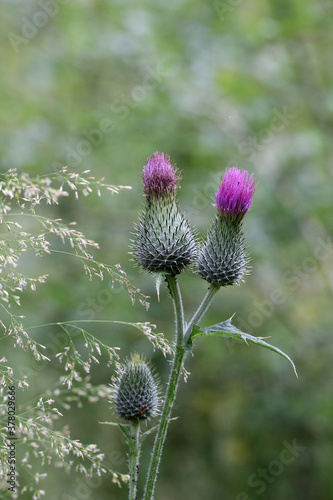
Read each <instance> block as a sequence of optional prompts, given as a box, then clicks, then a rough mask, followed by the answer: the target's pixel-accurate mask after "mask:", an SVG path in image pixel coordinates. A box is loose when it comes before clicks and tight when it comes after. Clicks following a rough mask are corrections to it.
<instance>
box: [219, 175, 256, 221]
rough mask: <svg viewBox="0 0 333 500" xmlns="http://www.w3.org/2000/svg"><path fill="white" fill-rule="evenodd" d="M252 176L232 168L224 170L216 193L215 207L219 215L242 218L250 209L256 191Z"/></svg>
mask: <svg viewBox="0 0 333 500" xmlns="http://www.w3.org/2000/svg"><path fill="white" fill-rule="evenodd" d="M256 187H257V185H256V183H255V180H254V176H253V174H251V175H249V173H248V172H247V171H246V170H242V171H240V170H238V169H237V168H235V167H233V168H230V169H226V171H225V174H224V178H223V180H222V179H221V182H220V187H219V190H218V192H217V193H216V206H217V209H218V211H219V212H220V213H221V214H225V215H229V216H231V217H235V218H241V219H242V218H243V217H244V215H245V214H246V212H247V211H248V210H249V209H250V208H251V205H252V196H253V194H254V192H255V190H256Z"/></svg>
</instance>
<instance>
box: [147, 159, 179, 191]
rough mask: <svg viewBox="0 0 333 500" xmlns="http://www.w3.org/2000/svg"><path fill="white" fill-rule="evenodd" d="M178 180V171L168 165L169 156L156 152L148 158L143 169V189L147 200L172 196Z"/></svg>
mask: <svg viewBox="0 0 333 500" xmlns="http://www.w3.org/2000/svg"><path fill="white" fill-rule="evenodd" d="M180 179H181V177H180V176H179V175H178V169H177V168H176V167H175V166H173V165H171V163H170V156H168V155H164V153H159V152H158V151H156V152H155V153H154V154H153V156H152V157H151V158H149V156H148V158H147V165H145V166H144V167H143V187H144V192H145V195H146V196H147V197H148V198H150V197H152V196H156V197H160V196H163V195H165V194H174V193H175V191H176V189H177V183H178V181H179V180H180Z"/></svg>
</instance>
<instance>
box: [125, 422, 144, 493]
mask: <svg viewBox="0 0 333 500" xmlns="http://www.w3.org/2000/svg"><path fill="white" fill-rule="evenodd" d="M130 432H131V441H130V442H129V446H130V454H129V461H128V462H129V475H130V481H129V500H137V499H138V475H139V462H140V448H141V442H140V423H139V421H137V422H133V423H132V425H131V431H130Z"/></svg>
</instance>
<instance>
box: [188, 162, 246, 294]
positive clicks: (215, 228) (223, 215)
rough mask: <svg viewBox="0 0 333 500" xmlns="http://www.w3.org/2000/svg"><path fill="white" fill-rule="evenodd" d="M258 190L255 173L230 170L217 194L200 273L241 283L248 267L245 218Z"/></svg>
mask: <svg viewBox="0 0 333 500" xmlns="http://www.w3.org/2000/svg"><path fill="white" fill-rule="evenodd" d="M255 189H256V184H255V181H254V177H253V174H251V175H250V176H249V173H248V172H247V171H246V170H243V171H240V170H238V169H237V168H231V169H229V170H228V169H227V170H226V172H225V175H224V178H223V180H222V179H221V183H220V187H219V190H218V191H217V193H216V208H217V215H216V219H215V221H214V222H213V224H212V227H211V228H210V230H209V232H208V236H207V240H206V242H205V244H204V245H203V247H202V249H201V252H200V255H199V258H198V263H197V270H198V273H199V274H200V275H201V276H202V277H203V278H204V279H205V280H206V281H208V282H209V283H212V284H214V285H218V286H226V285H233V284H235V283H239V282H240V280H241V279H242V277H243V276H244V274H245V273H246V270H247V263H248V257H247V254H246V252H245V248H244V237H243V232H242V220H243V218H244V216H245V214H246V212H247V211H248V210H249V209H250V207H251V205H252V196H253V194H254V191H255Z"/></svg>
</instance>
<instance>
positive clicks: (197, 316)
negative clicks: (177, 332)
mask: <svg viewBox="0 0 333 500" xmlns="http://www.w3.org/2000/svg"><path fill="white" fill-rule="evenodd" d="M220 288H221V287H220V285H214V284H211V285H210V287H209V288H208V290H207V293H206V295H205V296H204V298H203V300H202V302H201V304H200V306H199V307H198V309H197V310H196V312H195V313H194V315H193V317H192V319H191V321H190V322H189V324H188V325H187V327H186V331H185V333H184V341H185V344H186V342H187V341H188V340H189V339H190V337H191V335H192V329H193V325H197V324H198V323H199V321H200V320H201V319H202V317H203V316H204V314H205V313H206V311H207V310H208V308H209V306H210V304H211V303H212V300H213V298H214V296H215V294H216V292H218V291H219V289H220Z"/></svg>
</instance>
